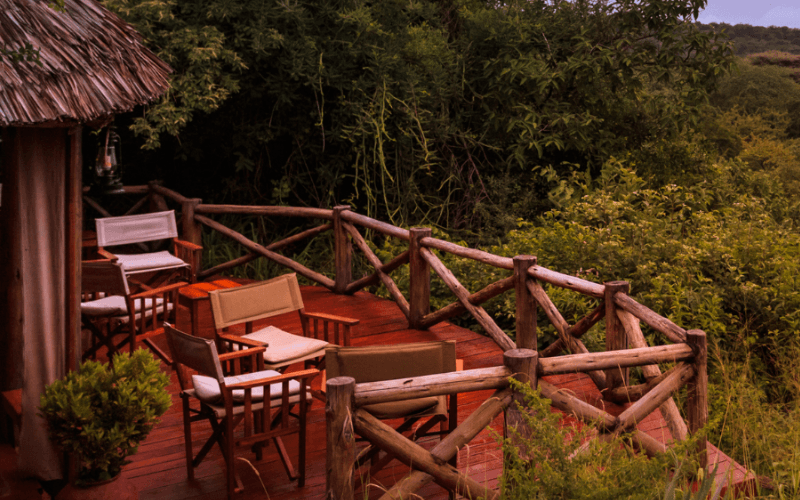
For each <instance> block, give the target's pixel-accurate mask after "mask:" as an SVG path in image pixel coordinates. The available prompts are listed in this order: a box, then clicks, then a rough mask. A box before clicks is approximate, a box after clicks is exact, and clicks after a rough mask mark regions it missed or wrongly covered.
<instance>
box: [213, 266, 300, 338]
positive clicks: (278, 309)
mask: <svg viewBox="0 0 800 500" xmlns="http://www.w3.org/2000/svg"><path fill="white" fill-rule="evenodd" d="M208 296H209V299H210V301H211V311H212V313H213V314H212V316H213V317H214V325H215V326H216V328H217V330H221V329H223V328H227V327H229V326H233V325H239V324H242V323H247V322H252V321H256V320H259V319H264V318H269V317H271V316H277V315H278V314H284V313H288V312H292V311H297V310H300V309H303V298H302V297H301V296H300V285H299V284H298V283H297V276H296V275H295V274H285V275H283V276H278V277H277V278H273V279H271V280H267V281H262V282H260V283H253V284H250V285H245V286H240V287H235V288H226V289H221V290H213V291H211V292H209V294H208Z"/></svg>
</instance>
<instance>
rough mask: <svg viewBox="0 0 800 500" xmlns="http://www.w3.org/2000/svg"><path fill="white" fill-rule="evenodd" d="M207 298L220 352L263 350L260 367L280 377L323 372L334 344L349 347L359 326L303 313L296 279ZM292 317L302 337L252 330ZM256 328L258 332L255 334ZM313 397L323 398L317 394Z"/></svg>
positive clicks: (271, 329) (275, 330) (353, 321)
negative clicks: (236, 330) (297, 371)
mask: <svg viewBox="0 0 800 500" xmlns="http://www.w3.org/2000/svg"><path fill="white" fill-rule="evenodd" d="M208 297H209V300H210V302H211V312H212V317H213V318H214V326H215V328H216V339H217V348H218V349H219V352H223V353H224V352H226V351H238V350H240V349H247V348H250V347H265V348H266V349H265V350H264V354H263V358H264V366H265V367H266V368H270V369H273V370H278V371H284V370H285V369H287V368H288V367H289V366H290V365H293V364H295V363H300V362H303V364H304V365H305V366H306V367H309V366H315V367H317V368H318V369H320V370H322V369H324V367H325V349H326V348H327V347H328V346H330V345H334V344H336V343H342V344H344V345H350V329H351V328H352V327H353V326H355V325H356V324H358V320H357V319H352V318H343V317H341V316H334V315H332V314H325V313H307V312H306V311H305V309H304V307H303V298H302V296H301V294H300V285H299V284H298V283H297V276H296V275H294V274H285V275H283V276H278V277H277V278H273V279H271V280H268V281H262V282H259V283H251V284H248V285H244V286H240V287H232V288H225V289H219V290H212V291H210V292H209V293H208ZM292 312H296V313H297V314H298V316H299V319H300V325H301V327H302V331H303V333H302V335H295V334H292V333H288V332H286V331H284V330H281V329H280V328H277V327H275V326H273V325H269V324H267V326H264V324H263V323H262V324H260V325H258V326H254V325H253V323H254V322H255V321H264V320H266V321H269V318H272V317H273V316H277V315H282V314H287V313H292ZM239 326H244V330H245V334H244V335H239V334H236V335H234V334H229V333H228V332H227V329H228V328H231V327H239ZM259 327H261V329H258V330H256V329H257V328H259ZM253 330H256V331H253ZM315 395H319V396H320V398H322V397H321V394H320V393H319V391H317V392H316V393H315Z"/></svg>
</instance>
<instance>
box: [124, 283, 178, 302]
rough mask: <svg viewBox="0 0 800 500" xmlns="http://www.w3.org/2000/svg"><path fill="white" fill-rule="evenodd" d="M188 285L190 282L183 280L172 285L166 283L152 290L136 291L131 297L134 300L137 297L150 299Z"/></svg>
mask: <svg viewBox="0 0 800 500" xmlns="http://www.w3.org/2000/svg"><path fill="white" fill-rule="evenodd" d="M186 285H188V283H186V282H183V281H179V282H178V283H172V284H170V285H165V286H162V287H158V288H152V289H150V290H145V291H143V292H139V293H135V294H133V295H131V298H132V299H134V300H136V299H149V298H151V297H157V296H159V295H163V294H165V293H169V292H172V291H173V290H177V289H178V288H183V287H185V286H186Z"/></svg>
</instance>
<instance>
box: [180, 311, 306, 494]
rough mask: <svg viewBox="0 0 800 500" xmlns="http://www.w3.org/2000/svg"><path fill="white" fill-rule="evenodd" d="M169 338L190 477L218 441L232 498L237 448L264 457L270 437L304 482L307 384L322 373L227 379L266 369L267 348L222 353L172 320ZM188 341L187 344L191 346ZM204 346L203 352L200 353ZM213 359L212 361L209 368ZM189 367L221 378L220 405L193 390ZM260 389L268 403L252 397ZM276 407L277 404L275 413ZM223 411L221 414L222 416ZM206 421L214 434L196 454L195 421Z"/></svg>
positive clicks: (237, 487)
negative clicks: (238, 395) (276, 393)
mask: <svg viewBox="0 0 800 500" xmlns="http://www.w3.org/2000/svg"><path fill="white" fill-rule="evenodd" d="M166 334H167V342H168V343H169V347H170V350H171V352H172V355H173V359H174V360H175V361H174V364H173V366H174V369H175V372H176V373H177V375H178V382H179V384H180V387H181V400H182V402H183V419H184V440H185V446H186V469H187V473H188V476H189V479H190V480H192V479H194V468H195V467H197V466H198V465H199V464H200V462H201V461H202V460H203V459H204V458H205V456H206V455H207V454H208V452H209V451H210V450H211V448H213V446H214V444H215V443H216V444H217V445H219V447H220V449H221V450H222V454H223V457H224V458H225V464H226V477H227V494H228V498H229V499H231V498H233V495H234V493H235V492H238V491H241V490H242V489H243V487H242V484H241V480H240V479H239V477H238V476H237V475H236V470H235V462H234V451H235V449H236V448H237V447H240V446H248V447H252V449H253V450H254V451H255V454H256V460H261V459H262V457H263V451H262V447H263V446H264V444H265V443H266V442H268V441H270V440H271V441H273V442H274V444H275V447H276V449H277V451H278V454H279V456H280V459H281V462H282V463H283V466H284V468H285V470H286V473H287V475H288V476H289V478H290V479H292V480H295V479H296V480H297V482H298V487H302V486H304V484H305V471H306V414H307V412H308V408H309V399H310V395H309V394H308V384H309V383H310V381H311V379H313V378H314V377H316V376H317V375H318V374H319V371H318V370H316V369H313V368H312V369H306V370H302V371H296V372H291V373H285V374H279V375H277V376H270V375H266V374H267V373H273V374H274V373H275V372H265V377H263V378H261V377H259V378H258V379H256V380H251V381H247V382H239V383H233V384H228V383H226V378H225V376H224V375H240V374H242V373H244V372H245V371H246V370H247V368H248V367H250V368H252V369H253V372H254V373H258V372H263V371H264V357H263V351H264V347H256V348H252V349H245V350H242V351H235V352H230V353H225V354H218V352H217V349H216V345H215V344H214V341H213V340H207V339H203V338H199V337H193V336H191V335H188V334H186V333H183V332H181V331H179V330H176V329H175V328H174V327H172V326H171V325H167V328H166ZM187 346H189V348H187ZM202 351H204V352H202ZM198 352H201V353H202V354H203V355H204V356H205V358H206V360H205V362H202V361H201V362H198V360H197V355H196V353H198ZM209 364H211V365H212V366H210V367H209ZM190 370H193V371H196V372H199V373H201V374H204V375H207V376H211V377H212V378H214V379H216V380H217V382H218V383H219V389H220V393H221V395H222V400H223V402H222V405H217V406H216V407H214V406H212V405H209V404H206V403H205V402H203V401H201V400H199V399H198V398H197V396H196V392H195V391H194V387H193V384H192V378H191V376H190V375H189V373H190ZM292 380H296V381H298V382H299V383H300V392H299V395H298V397H296V398H294V399H296V401H292V398H291V397H290V395H289V382H290V381H292ZM273 384H281V387H282V394H281V397H280V398H279V399H277V398H271V397H270V386H271V385H273ZM259 387H260V388H262V390H263V391H264V392H263V393H264V399H263V401H270V404H269V405H267V404H264V403H263V401H262V402H260V403H259V402H255V401H253V394H252V392H253V389H255V388H259ZM240 390H241V391H244V402H243V403H241V404H236V403H234V401H233V394H234V391H240ZM192 399H196V400H197V401H198V402H199V404H200V408H199V409H195V408H192V407H191V405H190V400H192ZM295 405H298V406H299V410H298V411H297V412H296V413H292V408H293V406H295ZM272 408H277V411H276V413H275V414H272V413H271V409H272ZM220 412H222V415H220ZM290 417H293V418H295V419H296V420H297V425H290ZM202 420H206V421H208V422H209V423H210V424H211V428H212V430H213V433H212V435H211V436H210V437H209V438H208V440H207V441H206V442H205V443H204V444H203V446H202V447H201V448H200V450H199V451H198V453H197V455H194V451H193V448H192V428H191V424H192V422H196V421H202ZM240 424H243V425H242V427H243V435H242V436H241V437H236V436H235V435H234V430H235V429H236V428H237V427H238V426H239V425H240ZM289 434H298V439H299V446H298V448H299V457H298V463H297V471H296V470H295V469H294V467H293V465H292V462H291V460H290V459H289V456H288V454H287V452H286V447H285V446H284V444H283V440H282V438H283V437H284V436H286V435H289Z"/></svg>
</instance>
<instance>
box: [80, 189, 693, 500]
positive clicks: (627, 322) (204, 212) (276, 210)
mask: <svg viewBox="0 0 800 500" xmlns="http://www.w3.org/2000/svg"><path fill="white" fill-rule="evenodd" d="M126 191H127V192H130V193H133V194H143V195H145V197H144V198H143V199H142V200H139V201H138V202H136V203H135V204H134V206H133V208H132V209H131V210H129V212H131V213H132V212H134V211H136V210H139V209H142V208H144V207H145V205H146V204H147V205H148V206H149V207H150V208H151V209H164V208H166V206H167V200H169V201H171V202H174V203H177V204H179V205H180V212H181V214H182V217H181V226H182V230H183V238H184V239H185V240H187V241H190V242H193V243H198V244H200V243H201V233H202V228H203V227H206V228H208V229H210V230H212V231H216V232H218V233H220V234H221V235H223V236H225V237H227V238H230V239H232V240H233V241H236V242H237V243H239V244H241V245H242V246H243V247H244V248H245V249H246V250H247V251H248V253H247V254H246V255H244V256H242V257H239V258H236V259H233V260H231V261H229V262H225V263H223V264H219V265H217V266H215V267H213V268H211V269H207V270H202V271H200V272H198V273H197V276H198V278H200V279H203V278H205V277H209V276H212V275H215V274H218V273H221V272H223V271H227V270H230V269H232V268H234V267H236V266H240V265H243V264H246V263H248V262H251V261H253V260H255V259H258V258H266V259H269V260H271V261H273V262H276V263H277V264H279V265H281V266H284V267H286V268H288V269H291V270H292V271H294V272H296V273H297V274H299V275H301V276H303V277H305V278H307V279H309V280H311V281H313V282H316V283H318V284H320V285H321V286H323V287H326V288H328V289H330V290H332V291H334V292H336V293H345V294H351V293H354V292H356V291H358V290H361V289H363V288H365V287H367V286H371V285H376V284H379V283H381V284H383V285H384V286H385V287H386V289H387V290H388V293H389V295H390V296H391V298H392V299H393V300H394V302H395V303H397V305H398V307H399V308H400V310H401V311H402V312H403V314H404V315H405V316H406V318H408V323H409V326H410V327H411V328H417V329H427V328H430V327H431V326H433V325H435V324H437V323H440V322H442V321H445V320H447V319H450V318H452V317H454V316H457V315H460V314H463V313H464V312H468V313H469V314H470V315H471V316H472V317H473V318H474V319H475V320H476V321H477V323H478V324H479V325H480V326H481V327H482V328H483V329H484V330H485V331H486V333H487V334H488V335H489V336H490V337H491V338H492V339H493V340H494V341H495V343H497V345H498V346H499V347H500V348H501V349H502V350H503V351H504V352H505V357H504V359H505V365H504V366H500V367H496V368H485V369H480V370H467V371H463V372H457V373H451V374H446V375H436V376H429V377H420V378H416V379H414V381H412V382H409V381H408V380H396V381H388V382H381V383H372V384H355V383H354V382H353V381H352V379H349V380H345V379H344V378H339V379H333V380H329V381H328V383H327V384H328V386H327V390H328V408H327V415H328V459H329V463H328V496H329V498H337V499H338V498H346V499H351V498H353V490H352V474H353V468H352V460H351V459H353V458H354V455H353V450H354V448H353V446H354V444H353V443H354V441H353V439H354V433H358V434H359V435H361V436H363V437H366V438H367V439H368V440H370V441H371V442H372V443H373V444H376V445H377V446H378V447H380V448H383V449H384V450H386V451H388V452H389V453H391V454H393V455H395V457H396V458H398V459H399V460H400V461H401V462H406V463H408V464H412V467H413V468H414V469H416V470H415V471H414V472H412V473H411V478H410V479H409V478H406V479H404V480H403V481H400V482H398V483H397V485H395V487H394V488H393V489H392V490H390V491H389V492H387V494H386V495H384V497H385V498H387V499H388V498H401V497H402V498H408V497H409V494H410V492H411V491H414V490H415V488H418V487H420V486H421V485H422V484H424V483H425V482H426V481H429V480H431V478H432V480H434V481H436V482H438V483H440V484H442V485H443V486H445V487H446V488H449V489H457V490H458V491H460V492H462V493H463V494H464V495H472V497H473V498H475V497H477V496H487V498H489V497H493V496H494V495H495V493H493V492H489V491H486V490H485V488H484V487H482V486H480V485H478V484H477V483H475V482H474V481H471V480H470V479H469V478H465V477H464V476H463V475H458V471H457V470H455V469H453V468H452V467H450V466H449V465H447V464H446V463H445V462H447V460H449V459H450V458H452V456H453V454H454V453H456V451H457V449H458V448H460V447H461V446H463V445H464V444H466V443H467V442H469V440H470V439H472V438H473V437H474V436H475V435H476V434H477V432H479V431H480V429H482V428H484V427H485V426H486V425H488V423H489V422H491V421H492V419H493V418H494V417H495V416H496V415H497V414H498V413H499V412H500V411H504V410H505V413H506V422H507V424H508V425H512V426H517V425H521V422H522V419H520V418H518V417H515V416H514V415H515V413H514V412H515V411H516V405H512V404H511V402H512V401H515V400H520V397H519V395H518V394H514V393H513V392H512V391H511V390H510V389H508V378H509V377H510V376H512V375H514V376H521V377H522V378H523V379H524V380H527V381H530V382H531V383H532V384H533V385H537V384H538V386H539V387H540V388H541V390H542V393H543V395H544V396H545V397H547V398H548V399H551V400H552V401H553V405H554V406H555V407H557V408H559V409H561V410H563V411H565V412H567V413H570V414H573V415H575V416H577V417H578V418H580V419H582V420H584V421H587V422H600V424H601V430H602V432H611V433H613V432H621V431H631V432H633V437H634V440H633V441H634V443H636V445H637V446H638V447H640V448H642V449H643V450H645V451H646V452H648V453H657V452H660V451H664V445H663V444H662V443H660V442H658V441H657V440H655V439H653V438H651V437H649V436H648V435H647V434H645V433H643V432H639V431H636V430H635V425H636V423H637V422H640V421H641V420H642V419H644V418H645V417H646V416H647V415H649V414H650V413H651V412H652V411H654V410H655V409H656V408H661V411H662V414H663V416H664V418H665V420H666V423H667V426H668V428H669V430H670V433H671V434H672V437H673V438H674V439H676V440H683V439H685V438H686V436H687V434H688V433H694V432H696V431H698V430H699V429H700V428H701V427H703V426H704V425H705V423H706V420H707V414H708V412H707V383H708V381H707V374H706V356H707V347H706V337H705V333H704V332H702V331H700V330H689V331H687V330H685V329H684V328H682V327H680V326H678V325H676V324H675V323H673V322H672V321H670V320H669V319H667V318H665V317H663V316H660V315H659V314H657V313H655V312H654V311H652V310H651V309H649V308H648V307H646V306H645V305H643V304H640V303H638V302H637V301H635V300H634V299H633V298H631V297H630V296H629V295H628V290H629V285H628V283H627V282H621V281H615V282H609V283H604V284H599V283H594V282H590V281H587V280H583V279H580V278H577V277H574V276H569V275H566V274H562V273H559V272H555V271H552V270H550V269H547V268H544V267H542V266H539V265H538V263H537V261H536V257H534V256H527V255H521V256H517V257H514V258H508V257H500V256H497V255H494V254H491V253H488V252H485V251H482V250H477V249H472V248H465V247H462V246H459V245H456V244H453V243H450V242H447V241H443V240H440V239H437V238H433V237H431V230H430V229H427V228H412V229H402V228H399V227H396V226H393V225H391V224H387V223H384V222H381V221H378V220H375V219H372V218H370V217H366V216H364V215H360V214H358V213H355V212H352V211H351V210H350V209H349V207H348V206H338V207H334V208H333V209H315V208H296V207H276V206H238V205H209V204H203V203H202V202H201V200H199V199H194V198H186V197H184V196H182V195H180V194H179V193H176V192H174V191H172V190H169V189H167V188H164V187H162V186H160V185H158V184H155V183H151V184H150V185H149V186H146V187H144V186H138V187H133V188H126ZM147 200H149V204H148V203H147ZM87 202H88V200H87ZM88 204H89V205H90V206H92V207H93V208H95V209H96V210H98V211H100V210H101V209H102V207H100V206H99V205H98V204H97V203H96V202H93V201H92V202H91V203H88ZM100 213H102V211H101V212H100ZM219 214H238V215H250V216H252V215H255V216H261V217H277V216H281V217H298V218H305V219H319V220H323V221H328V222H326V223H324V224H322V225H319V226H316V227H313V228H311V229H308V230H305V231H303V232H301V233H299V234H295V235H293V236H291V237H288V238H285V239H282V240H280V241H275V242H272V243H270V244H268V245H266V246H264V245H262V244H260V243H257V242H255V241H252V240H250V239H249V238H247V237H246V236H244V235H243V234H241V233H239V232H237V231H235V230H233V229H231V228H229V227H226V226H224V225H223V224H221V223H219V222H217V221H215V220H214V219H212V218H211V216H213V215H219ZM105 215H108V214H107V212H106V214H105ZM361 229H365V230H371V231H375V232H377V233H379V234H382V235H384V236H387V237H391V238H396V239H399V240H403V241H406V242H408V250H406V251H404V252H402V253H400V254H399V255H397V256H395V257H393V258H392V259H390V260H389V261H388V262H382V261H381V260H380V259H379V258H378V257H377V256H376V255H375V253H374V252H373V251H372V250H371V248H370V247H369V245H368V244H367V241H366V239H365V237H364V236H363V235H362V233H361V231H360V230H361ZM327 231H333V234H334V242H335V243H334V253H335V256H334V257H335V258H334V260H335V275H334V278H333V279H331V278H329V277H327V276H325V275H323V274H321V273H319V272H317V271H314V270H312V269H309V268H307V267H306V266H304V265H303V264H301V263H299V262H296V261H294V260H292V259H290V258H288V257H286V256H284V255H281V254H280V253H278V252H279V251H280V250H281V249H282V248H285V247H287V246H289V245H291V244H293V243H296V242H298V241H301V240H304V239H308V238H313V237H315V236H317V235H320V234H322V233H324V232H327ZM355 249H357V250H359V251H360V252H361V253H362V254H363V256H364V258H365V259H366V261H367V262H368V263H369V264H370V265H371V266H372V268H373V272H372V274H370V275H368V276H365V277H363V278H360V279H355V280H354V279H353V278H352V257H353V252H354V250H355ZM433 250H438V251H440V252H444V253H450V254H453V255H456V256H459V257H463V258H467V259H472V260H474V261H477V262H482V263H484V264H486V265H488V266H491V267H494V268H497V269H504V270H507V271H510V272H511V275H510V276H508V277H506V278H502V279H499V280H497V281H495V282H494V283H492V284H490V285H488V286H486V287H484V288H483V289H482V290H479V291H477V292H470V291H469V290H467V289H466V288H465V287H464V286H463V285H462V284H461V283H460V282H459V280H458V278H457V277H456V276H455V275H454V274H453V272H452V271H451V270H450V269H448V268H447V267H446V266H445V264H444V263H443V262H442V261H441V260H440V259H439V258H438V257H437V256H436V254H434V252H433ZM406 264H408V266H409V280H410V281H409V294H408V295H409V296H408V298H406V297H405V296H404V295H403V294H402V293H401V291H400V288H399V287H398V286H397V284H396V283H395V281H394V280H393V279H392V277H391V273H392V272H393V271H394V270H396V269H398V268H399V267H400V266H403V265H406ZM432 272H433V273H436V274H437V275H438V276H439V277H440V278H441V280H442V281H443V282H444V283H445V285H446V286H447V287H448V288H449V289H450V291H451V292H452V294H453V295H454V297H455V300H454V301H453V302H452V303H450V304H448V305H446V306H444V307H442V308H440V309H438V310H436V311H430V280H431V273H432ZM545 283H546V284H549V285H552V286H556V287H561V288H565V289H568V290H572V291H574V292H576V293H580V294H583V295H587V296H590V297H593V298H595V299H598V300H599V301H600V304H599V305H598V307H596V308H595V309H594V310H592V311H590V312H589V313H588V314H587V315H586V316H585V317H583V318H582V319H581V320H579V321H577V322H576V323H575V324H573V325H570V324H569V323H567V321H566V320H565V319H564V317H563V316H562V315H561V313H560V312H559V311H558V309H557V307H556V306H555V304H554V303H553V302H552V300H551V299H550V297H549V296H548V294H547V292H546V290H545V288H544V287H543V284H545ZM512 289H513V290H514V293H515V301H516V310H515V317H516V342H515V341H513V340H512V339H511V338H510V337H509V336H508V335H507V334H506V333H505V332H504V331H503V330H502V329H501V328H500V327H499V326H498V325H497V323H496V322H495V321H494V319H492V317H491V316H490V315H489V314H488V313H487V312H486V310H485V309H484V308H483V307H482V304H483V303H485V302H486V301H487V300H489V299H491V298H493V297H496V296H498V295H500V294H502V293H504V292H507V291H509V290H512ZM538 308H541V309H542V311H543V312H544V314H545V315H546V316H547V318H548V320H549V321H550V322H551V323H552V324H553V325H554V327H555V330H556V331H557V333H558V339H557V340H556V341H555V342H554V343H552V344H551V345H549V346H548V347H546V348H545V349H543V350H542V351H541V352H539V353H536V352H535V350H536V349H537V343H538V340H537V309H538ZM601 320H604V321H605V330H606V352H602V353H590V352H589V351H588V349H587V348H586V346H585V345H584V344H583V342H582V341H581V337H582V336H583V335H584V334H585V333H586V332H587V331H589V329H590V328H591V327H592V326H594V325H595V324H597V323H598V322H600V321H601ZM641 323H644V324H645V325H647V326H649V327H650V328H652V329H653V330H654V331H656V332H660V333H661V334H663V336H664V337H665V339H666V340H667V341H669V342H672V343H673V344H671V345H661V346H655V347H650V346H648V344H647V342H646V340H645V337H644V334H643V333H642V329H641ZM564 350H568V351H569V352H571V353H572V354H569V355H564V356H558V357H555V356H556V355H558V354H561V352H562V351H564ZM659 363H673V364H674V366H673V367H672V368H671V369H670V370H669V371H667V372H666V373H662V372H661V369H660V368H659V366H658V365H659ZM634 366H639V367H641V370H642V374H643V376H644V379H645V382H644V383H642V384H638V385H629V383H628V369H629V368H631V367H634ZM575 372H584V373H586V374H588V376H589V377H591V379H592V380H593V381H594V382H595V384H596V385H597V387H598V389H600V390H601V392H602V394H603V397H604V398H605V399H608V400H611V401H616V402H632V403H633V404H632V405H631V406H629V407H628V408H627V409H625V410H624V411H623V412H622V414H620V415H619V416H613V415H611V414H609V413H607V412H605V411H603V410H600V409H598V408H596V407H594V406H592V405H589V404H588V403H585V402H583V401H582V400H580V399H578V398H576V397H573V396H571V395H568V394H566V393H563V392H558V391H557V390H556V389H555V388H554V387H553V386H551V385H550V384H548V383H546V382H545V381H542V380H539V377H542V376H546V375H553V374H559V373H575ZM684 385H688V398H687V408H686V413H687V416H688V426H687V423H686V422H684V420H683V418H682V417H681V414H680V411H679V410H678V407H677V405H676V404H675V402H674V400H673V399H672V394H673V393H674V392H675V391H677V390H678V389H680V388H681V387H683V386H684ZM484 389H495V390H497V391H498V392H496V393H495V395H494V396H493V397H491V398H489V399H488V400H487V401H486V402H485V403H484V404H483V405H482V406H481V407H480V408H479V409H478V410H477V411H476V412H475V413H473V414H472V415H471V416H470V417H468V418H467V420H466V421H465V422H463V423H462V424H461V425H460V426H459V427H458V429H457V430H456V431H455V432H453V433H452V434H450V435H449V436H448V437H447V438H445V439H444V440H443V441H442V442H441V443H440V444H439V445H437V446H436V447H435V448H434V449H433V450H432V451H431V452H428V451H425V450H424V449H422V448H419V447H418V446H417V445H415V444H409V443H410V442H407V440H406V439H405V438H403V437H402V436H399V435H397V434H396V433H394V434H393V432H394V431H391V432H390V430H387V429H386V428H385V426H384V424H382V423H380V422H379V421H378V420H376V419H374V418H373V417H372V416H370V415H369V414H368V413H367V412H365V411H364V410H362V409H361V407H362V406H364V405H365V404H371V403H377V402H387V401H396V400H402V399H408V398H411V397H417V396H419V395H425V396H431V395H442V394H454V393H460V392H468V391H475V390H484ZM698 452H699V454H698V456H699V459H700V461H701V463H702V464H704V465H705V460H706V453H705V443H702V445H701V449H699V450H698ZM348 484H349V485H350V486H349V487H348V486H347V485H348ZM390 495H391V496H390Z"/></svg>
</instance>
